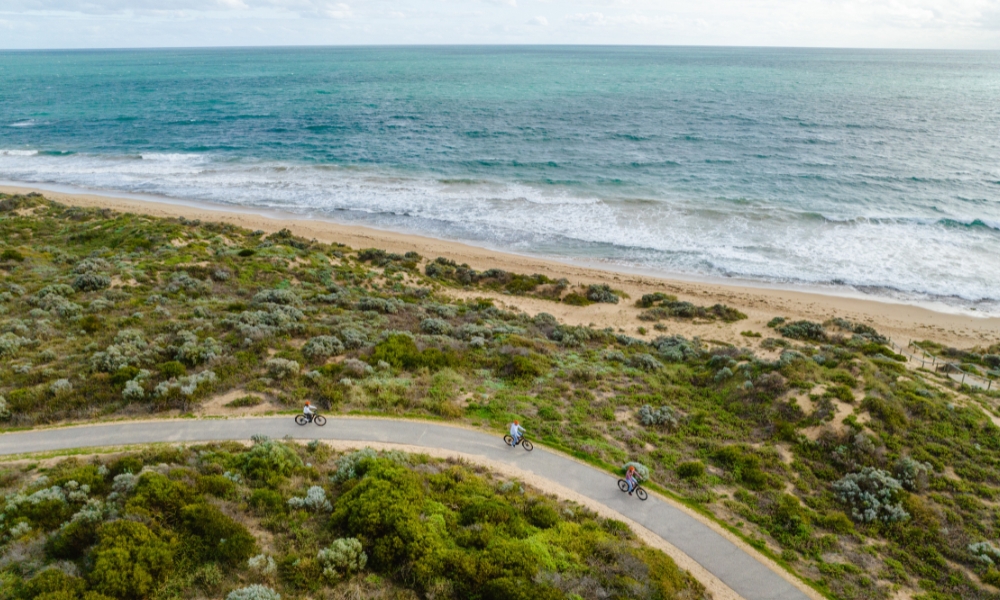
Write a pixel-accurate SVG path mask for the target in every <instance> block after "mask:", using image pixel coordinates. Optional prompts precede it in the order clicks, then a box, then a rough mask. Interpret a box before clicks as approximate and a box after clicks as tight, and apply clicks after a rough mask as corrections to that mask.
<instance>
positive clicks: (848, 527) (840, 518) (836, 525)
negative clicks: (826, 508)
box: [817, 512, 854, 534]
mask: <svg viewBox="0 0 1000 600" xmlns="http://www.w3.org/2000/svg"><path fill="white" fill-rule="evenodd" d="M817 522H818V524H819V526H820V527H822V528H823V529H827V530H830V531H832V532H834V533H839V534H846V533H850V532H852V531H854V522H853V521H851V519H850V518H849V517H848V516H847V515H845V514H844V513H842V512H830V513H827V514H825V515H823V516H821V517H820V518H819V519H818V521H817Z"/></svg>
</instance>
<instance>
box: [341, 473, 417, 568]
mask: <svg viewBox="0 0 1000 600" xmlns="http://www.w3.org/2000/svg"><path fill="white" fill-rule="evenodd" d="M367 464H368V465H370V467H369V468H368V469H367V471H366V476H365V477H364V478H362V479H361V480H360V481H359V482H358V484H357V485H355V486H354V487H353V488H351V489H350V490H348V491H347V492H346V493H344V495H343V496H341V497H340V498H339V499H338V501H337V506H336V508H335V509H334V513H333V522H334V523H336V524H337V525H338V526H339V527H340V528H342V530H343V531H344V532H346V533H347V534H348V535H350V536H352V537H355V538H358V539H359V540H360V541H361V543H362V545H363V546H364V547H365V548H369V558H370V559H371V561H372V564H373V565H374V566H375V567H376V568H379V569H389V568H395V567H398V566H401V565H403V564H406V563H408V562H410V561H412V560H414V559H417V558H419V557H420V556H421V554H423V552H425V551H426V550H428V549H427V548H422V547H421V541H420V540H424V539H429V538H428V536H429V532H428V530H427V523H426V522H425V521H424V520H423V519H421V518H420V514H421V510H422V508H423V506H424V494H423V489H422V486H421V485H420V481H419V479H418V478H417V476H416V475H415V474H414V473H412V472H411V471H409V470H407V469H405V468H402V467H399V466H397V465H395V464H393V463H391V462H390V461H387V460H385V459H374V460H370V461H368V463H367Z"/></svg>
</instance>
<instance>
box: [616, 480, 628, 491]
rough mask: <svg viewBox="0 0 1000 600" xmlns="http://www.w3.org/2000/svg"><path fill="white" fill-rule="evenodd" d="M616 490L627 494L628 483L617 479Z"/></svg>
mask: <svg viewBox="0 0 1000 600" xmlns="http://www.w3.org/2000/svg"><path fill="white" fill-rule="evenodd" d="M618 489H620V490H621V491H623V492H627V491H628V482H627V481H625V480H624V479H619V480H618Z"/></svg>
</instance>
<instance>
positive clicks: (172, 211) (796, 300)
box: [0, 186, 1000, 348]
mask: <svg viewBox="0 0 1000 600" xmlns="http://www.w3.org/2000/svg"><path fill="white" fill-rule="evenodd" d="M32 191H37V192H39V193H42V194H44V195H45V196H46V197H48V198H50V199H52V200H56V201H58V202H62V203H64V204H68V205H73V206H86V207H100V208H110V209H113V210H117V211H121V212H131V213H138V214H147V215H153V216H160V217H181V216H183V217H186V218H188V219H201V220H203V221H217V222H225V223H231V224H233V225H239V226H241V227H246V228H248V229H251V230H255V229H260V230H263V231H267V232H274V231H278V230H280V229H282V228H287V229H289V230H291V231H292V232H293V233H295V234H296V235H299V236H302V237H305V238H308V239H316V240H318V241H321V242H327V243H329V242H338V243H341V244H346V245H348V246H350V247H352V248H382V249H385V250H388V251H391V252H406V251H409V250H415V251H417V252H419V253H420V254H421V255H423V256H425V257H428V258H434V257H437V256H445V257H448V258H451V259H453V260H455V261H457V262H459V263H468V264H469V265H471V266H472V267H474V268H477V269H485V268H491V267H496V268H501V269H505V270H508V271H513V272H517V273H541V274H543V275H547V276H549V277H551V278H553V279H559V278H563V277H565V278H566V279H568V280H569V281H570V282H571V283H572V284H590V283H607V284H609V285H610V286H611V287H612V288H615V289H618V290H622V291H624V292H626V293H627V294H628V295H629V296H631V298H632V299H631V300H623V301H622V302H621V303H619V304H617V305H611V304H594V305H591V306H585V307H576V306H569V305H565V304H559V303H556V302H551V301H547V300H540V299H535V298H524V297H516V296H507V295H501V294H490V293H483V292H479V291H463V290H454V291H451V292H449V293H451V294H452V295H453V296H456V297H465V298H473V297H482V296H488V297H493V298H494V299H495V300H496V301H497V302H498V303H499V304H502V305H506V306H507V307H509V308H516V309H520V310H523V311H525V312H527V313H529V314H532V315H534V314H537V313H539V312H547V313H550V314H552V315H554V316H555V317H557V318H558V319H560V320H561V321H563V322H566V323H570V324H576V325H589V324H593V325H595V326H597V327H613V328H615V329H616V330H617V329H621V330H622V331H624V332H626V333H628V334H630V335H634V336H637V337H642V334H639V333H638V332H637V330H638V328H639V327H645V328H647V329H648V330H649V332H648V333H647V334H646V335H645V337H651V336H653V335H661V334H662V333H663V332H655V331H652V324H651V323H644V322H642V321H639V320H638V319H637V316H638V315H639V313H640V309H638V308H636V307H635V306H633V304H634V301H635V300H636V299H638V298H639V297H640V296H642V295H643V294H646V293H650V292H656V291H661V292H666V293H670V294H674V295H676V296H677V297H678V298H680V299H682V300H689V301H691V302H694V303H696V304H700V305H712V304H716V303H722V304H727V305H729V306H732V307H735V308H738V309H739V310H741V311H742V312H744V313H746V314H747V315H748V317H749V320H746V321H739V322H737V323H733V324H721V323H710V324H696V323H690V322H680V321H676V320H671V321H666V322H664V324H665V325H666V326H667V331H666V333H669V334H674V333H679V334H682V335H686V336H694V335H699V336H701V337H702V338H703V339H710V340H718V341H722V342H727V343H732V344H735V345H739V346H753V345H755V344H754V343H753V341H754V340H755V339H756V338H748V337H744V336H741V335H740V332H742V331H747V330H750V331H756V332H759V333H761V334H763V336H764V337H767V335H768V332H769V331H770V330H768V329H767V328H766V327H765V323H767V321H769V320H770V319H771V318H772V317H775V316H783V317H786V318H789V319H793V320H794V319H808V320H812V321H824V320H826V319H829V318H832V317H843V318H846V319H850V320H852V321H857V322H862V323H868V324H871V325H873V326H875V327H876V328H877V329H878V330H879V331H880V332H883V333H885V334H888V335H890V336H891V337H892V338H893V340H894V341H895V342H897V343H901V344H904V345H905V344H907V343H908V342H909V341H910V340H925V339H929V340H934V341H937V342H940V343H945V344H948V345H951V346H956V347H960V348H968V347H973V346H986V345H990V344H995V343H998V342H1000V317H975V316H969V315H963V314H951V313H944V312H937V311H934V310H930V309H928V308H925V307H921V306H914V305H909V304H901V303H892V302H888V301H880V300H872V299H866V298H854V297H842V296H834V295H824V294H821V293H815V292H811V291H794V290H782V289H770V288H764V287H751V286H746V285H722V284H716V283H708V282H691V281H682V280H676V279H673V280H672V279H666V278H659V277H653V276H647V275H637V274H630V273H622V272H614V271H609V270H601V269H597V268H591V267H585V266H578V265H575V264H568V263H562V262H557V261H553V260H545V259H540V258H535V257H528V256H521V255H516V254H506V253H502V252H497V251H494V250H489V249H485V248H478V247H475V246H470V245H466V244H461V243H457V242H449V241H445V240H438V239H433V238H428V237H422V236H417V235H408V234H402V233H396V232H390V231H382V230H377V229H372V228H368V227H361V226H356V225H342V224H338V223H334V222H331V221H324V220H316V219H305V218H295V217H294V216H289V215H268V214H260V213H258V212H254V209H253V208H249V207H229V206H221V205H207V204H195V203H184V204H173V203H170V202H168V201H165V200H164V201H153V200H139V199H132V198H118V197H110V196H99V195H93V194H75V193H74V194H67V193H61V192H51V191H45V190H36V189H33V188H27V187H8V186H0V192H3V193H8V194H12V193H28V192H32Z"/></svg>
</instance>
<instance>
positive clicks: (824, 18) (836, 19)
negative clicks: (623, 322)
mask: <svg viewBox="0 0 1000 600" xmlns="http://www.w3.org/2000/svg"><path fill="white" fill-rule="evenodd" d="M300 44H304V45H339V44H352V45H356V44H669V45H676V44H681V45H688V44H695V45H702V44H703V45H727V46H742V45H750V46H833V47H887V48H978V49H1000V0H582V1H575V2H574V1H570V0H342V1H341V0H0V48H8V49H9V48H109V47H114V48H121V47H150V46H153V47H158V46H264V45H300Z"/></svg>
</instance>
